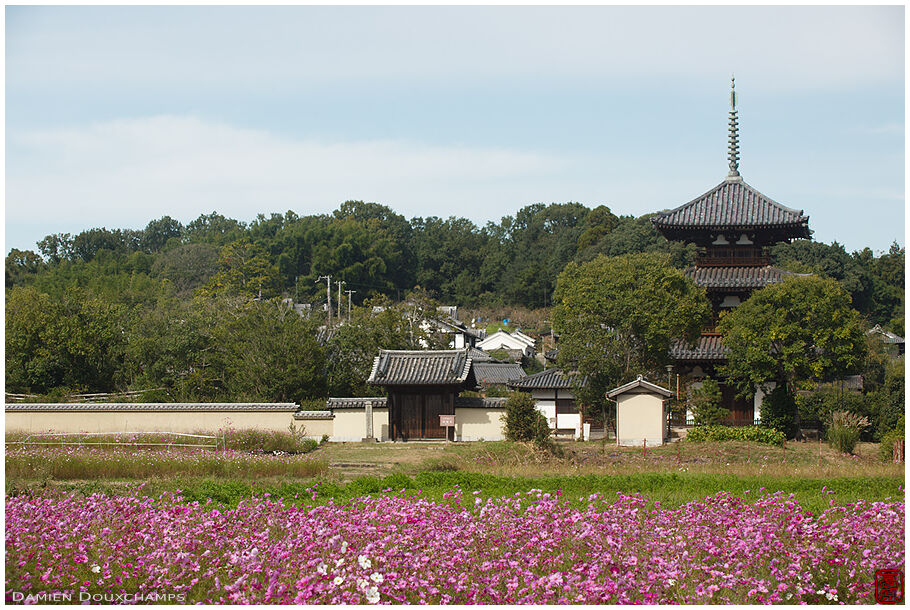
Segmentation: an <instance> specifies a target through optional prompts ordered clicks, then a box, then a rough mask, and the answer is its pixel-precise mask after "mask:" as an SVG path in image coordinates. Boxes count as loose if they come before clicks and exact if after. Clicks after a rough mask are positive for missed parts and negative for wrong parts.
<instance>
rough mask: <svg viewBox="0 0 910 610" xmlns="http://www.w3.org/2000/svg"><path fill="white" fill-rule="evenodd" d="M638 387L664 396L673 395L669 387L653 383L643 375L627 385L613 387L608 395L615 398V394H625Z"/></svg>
mask: <svg viewBox="0 0 910 610" xmlns="http://www.w3.org/2000/svg"><path fill="white" fill-rule="evenodd" d="M636 388H644V389H645V390H650V391H652V392H655V393H657V394H661V395H662V396H665V397H667V398H669V397H670V396H673V392H671V391H670V390H668V389H667V388H662V387H660V386H659V385H656V384H653V383H651V382H650V381H648V380H647V379H644V378H643V377H642V376H641V375H639V376H638V379H635V380H634V381H630V382H629V383H627V384H625V385H621V386H619V387H618V388H613V389H612V390H610V391H609V392H607V397H608V398H613V397H614V396H619V395H620V394H624V393H626V392H628V391H630V390H634V389H636Z"/></svg>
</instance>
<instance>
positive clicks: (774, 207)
mask: <svg viewBox="0 0 910 610" xmlns="http://www.w3.org/2000/svg"><path fill="white" fill-rule="evenodd" d="M651 222H652V223H653V224H654V226H655V227H657V229H658V230H661V229H744V230H745V229H756V228H764V227H778V228H783V229H787V233H788V236H789V237H804V238H808V237H809V236H810V235H811V232H810V231H809V217H808V216H805V215H804V214H803V212H802V210H794V209H791V208H788V207H785V206H782V205H781V204H779V203H777V202H776V201H774V200H772V199H770V198H768V197H766V196H764V195H762V194H761V193H759V192H758V191H757V190H755V189H754V188H752V187H751V186H749V185H748V184H746V183H745V182H743V181H742V180H741V179H728V180H724V181H723V182H721V183H720V184H719V185H717V186H716V187H714V188H713V189H711V190H710V191H708V192H707V193H705V194H704V195H702V196H700V197H697V198H695V199H693V200H692V201H690V202H689V203H687V204H685V205H682V206H680V207H678V208H676V209H673V210H670V211H668V212H661V213H659V214H657V215H656V216H654V217H653V218H651Z"/></svg>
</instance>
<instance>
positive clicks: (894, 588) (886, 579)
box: [875, 570, 904, 604]
mask: <svg viewBox="0 0 910 610" xmlns="http://www.w3.org/2000/svg"><path fill="white" fill-rule="evenodd" d="M875 601H876V602H878V603H879V604H900V603H902V602H903V601H904V572H903V571H902V570H876V571H875Z"/></svg>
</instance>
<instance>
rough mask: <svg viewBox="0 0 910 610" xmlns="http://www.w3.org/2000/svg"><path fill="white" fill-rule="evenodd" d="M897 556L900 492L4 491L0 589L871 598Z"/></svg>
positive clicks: (264, 596) (566, 598)
mask: <svg viewBox="0 0 910 610" xmlns="http://www.w3.org/2000/svg"><path fill="white" fill-rule="evenodd" d="M313 499H315V492H314V494H313ZM573 500H578V498H573ZM310 504H312V505H310ZM904 551H905V549H904V503H903V502H866V501H859V502H856V503H852V504H848V505H845V506H837V505H834V504H833V502H832V505H831V506H830V507H829V508H828V509H827V510H825V511H824V512H822V513H821V514H811V513H809V512H807V511H805V510H804V509H802V508H801V507H800V505H799V504H798V503H797V501H796V500H795V499H794V498H793V496H787V495H784V494H781V493H778V494H776V495H765V496H762V497H760V498H759V499H757V500H755V499H753V500H752V501H750V502H745V501H743V500H741V499H738V498H735V497H733V496H731V495H730V494H728V493H720V494H717V495H715V496H712V497H709V498H707V499H705V500H703V501H699V502H691V503H689V504H685V505H683V506H681V507H678V508H662V507H661V506H660V505H659V504H657V505H654V504H649V503H648V501H647V499H646V498H644V497H642V496H628V495H622V494H618V495H616V496H613V497H601V496H599V495H598V494H594V495H592V496H590V497H587V498H582V499H581V502H574V503H572V504H570V503H569V502H568V501H566V499H565V498H562V497H560V495H559V494H552V495H551V494H548V493H543V492H541V491H539V490H531V491H529V492H526V493H521V494H516V495H514V496H511V497H505V498H482V497H480V496H478V495H473V494H470V493H464V492H462V491H460V490H459V489H454V490H452V491H451V492H449V493H446V494H445V496H444V497H443V498H442V499H441V500H439V501H432V500H429V499H426V498H424V497H422V496H421V495H419V494H418V495H417V496H413V495H405V494H404V493H394V492H389V493H386V494H382V495H379V496H364V497H362V498H358V499H356V500H354V501H352V502H348V503H345V504H343V505H342V504H337V503H335V502H332V501H330V502H329V503H328V504H319V505H317V504H316V503H315V502H312V503H311V502H310V498H309V497H301V498H299V499H298V501H297V502H295V503H293V504H291V503H285V502H284V501H282V500H274V499H272V498H270V497H258V498H251V499H246V500H244V501H242V502H240V504H239V505H238V506H237V507H236V508H225V507H224V506H221V505H218V504H215V503H211V502H209V503H198V502H187V501H185V500H184V499H183V498H181V497H180V496H179V495H178V496H174V495H172V494H164V495H162V496H160V497H157V498H148V497H143V496H141V495H139V494H132V495H115V496H109V495H101V494H96V495H91V496H87V497H85V496H80V495H78V494H63V493H61V492H46V493H43V494H31V495H28V494H26V495H18V496H12V497H7V499H6V552H7V556H6V583H5V585H6V598H7V601H12V600H13V598H12V596H13V594H14V592H19V593H18V594H19V595H20V597H21V594H22V593H25V594H27V595H32V596H35V597H36V598H39V599H40V597H38V596H41V595H44V596H45V597H44V599H47V596H49V595H52V594H55V593H69V594H75V595H78V593H79V592H80V591H81V592H84V593H90V594H92V595H95V596H96V597H94V598H93V599H96V600H99V599H101V600H104V601H111V602H113V603H117V601H120V600H119V599H118V598H117V597H116V595H117V594H118V593H133V594H135V593H137V592H140V593H145V594H167V593H181V594H185V599H186V601H187V602H209V603H212V602H222V603H426V602H428V603H496V604H517V603H534V604H548V603H591V604H594V603H635V602H640V603H774V602H784V603H799V602H808V603H839V602H840V603H873V601H874V599H873V591H874V585H873V580H874V577H873V575H874V572H875V570H877V569H882V568H898V569H903V567H904Z"/></svg>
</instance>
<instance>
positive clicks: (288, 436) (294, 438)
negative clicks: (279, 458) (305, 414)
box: [224, 422, 319, 453]
mask: <svg viewBox="0 0 910 610" xmlns="http://www.w3.org/2000/svg"><path fill="white" fill-rule="evenodd" d="M304 434H306V429H305V428H304V426H302V425H301V426H299V427H298V426H295V425H294V422H291V425H290V426H288V430H287V432H284V431H278V430H260V429H258V428H251V429H245V430H228V431H227V432H226V433H225V436H224V440H225V445H226V446H227V448H228V449H236V450H238V451H264V452H266V453H271V452H274V451H282V452H284V453H309V452H310V451H313V450H314V449H316V447H318V446H319V443H318V442H316V441H315V440H313V439H310V438H305V437H304Z"/></svg>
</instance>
